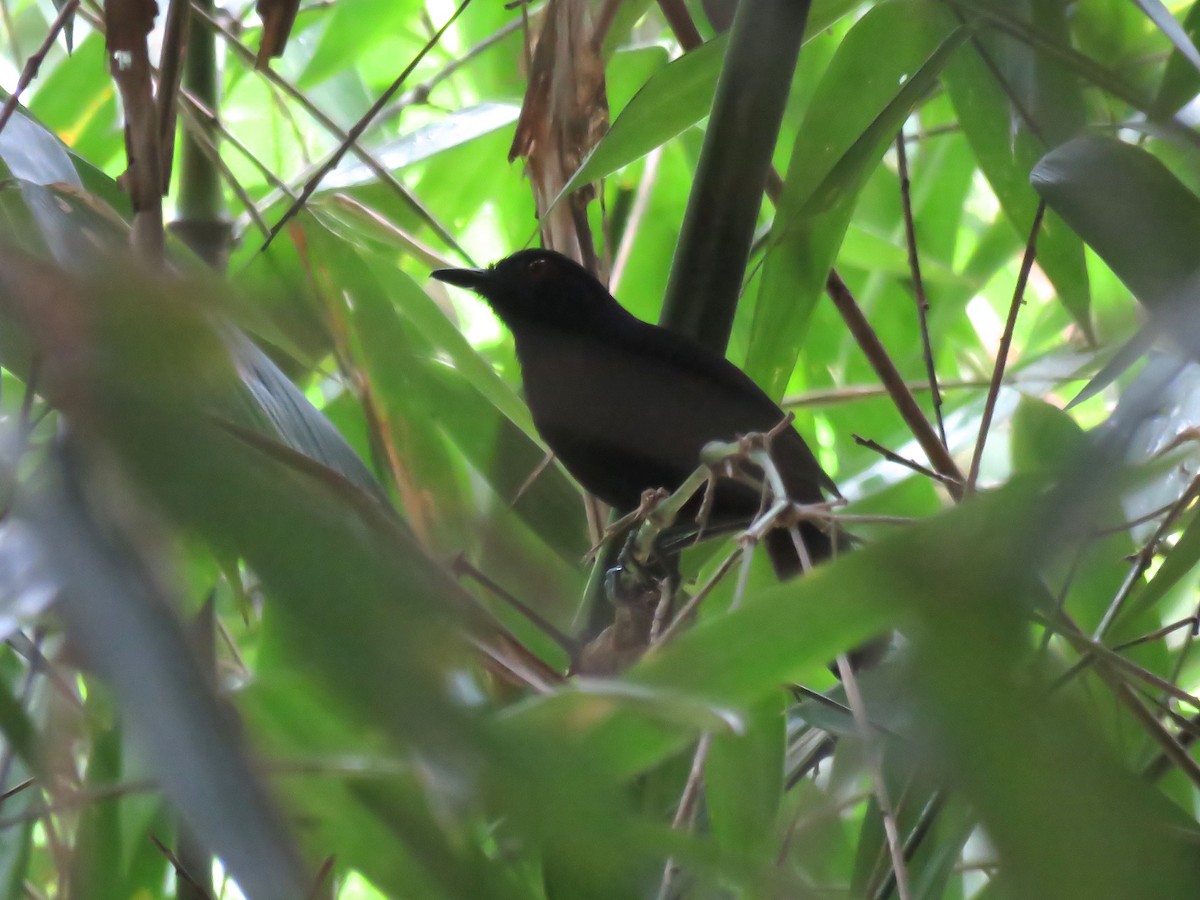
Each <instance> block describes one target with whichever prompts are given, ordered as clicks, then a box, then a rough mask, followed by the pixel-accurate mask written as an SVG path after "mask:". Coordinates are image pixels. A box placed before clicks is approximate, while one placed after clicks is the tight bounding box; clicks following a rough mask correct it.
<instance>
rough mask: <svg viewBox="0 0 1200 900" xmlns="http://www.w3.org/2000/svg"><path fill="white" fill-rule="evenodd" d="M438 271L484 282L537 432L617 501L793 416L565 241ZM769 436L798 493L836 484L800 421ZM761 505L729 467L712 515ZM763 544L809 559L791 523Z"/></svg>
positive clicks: (825, 543)
mask: <svg viewBox="0 0 1200 900" xmlns="http://www.w3.org/2000/svg"><path fill="white" fill-rule="evenodd" d="M433 277H434V278H436V279H438V280H439V281H444V282H446V283H447V284H453V285H457V286H458V287H462V288H467V289H469V290H472V291H474V292H475V293H477V294H479V295H481V296H482V297H483V298H484V299H485V300H486V301H487V302H488V304H489V305H490V306H491V307H492V309H493V310H495V312H496V315H498V316H499V317H500V319H501V320H502V321H503V322H504V324H505V325H507V326H508V328H509V329H510V330H511V331H512V334H513V338H514V339H515V341H516V349H517V358H518V360H519V361H520V363H521V377H522V381H523V382H524V386H525V399H526V402H527V403H528V404H529V409H530V412H531V413H532V414H533V422H534V424H535V425H536V426H537V429H538V433H539V434H541V436H542V438H543V439H544V440H545V441H546V443H547V445H549V447H550V449H551V450H553V451H554V453H555V455H556V456H557V457H558V458H559V460H560V461H561V462H562V464H563V465H564V466H565V467H566V469H567V471H568V472H570V473H571V474H572V475H573V476H574V477H575V478H576V480H577V481H578V482H579V483H580V484H581V485H583V487H584V488H586V489H587V490H588V491H590V492H591V493H592V494H594V495H596V496H597V497H599V498H600V499H601V500H603V501H604V502H605V503H608V504H609V505H611V506H614V507H616V508H618V509H621V510H629V509H633V508H635V507H636V506H637V505H638V503H639V501H640V500H641V496H642V492H643V491H645V490H646V489H648V488H657V487H663V488H666V489H667V490H669V491H673V490H674V489H675V488H677V487H678V486H679V485H680V484H682V483H683V482H684V480H686V479H687V477H688V476H689V475H691V474H692V472H694V471H695V470H696V468H697V467H698V466H699V464H700V451H701V449H702V448H703V447H704V445H705V444H707V443H708V442H710V441H716V440H720V441H731V440H734V439H736V438H737V437H738V436H739V435H742V434H747V433H749V432H767V431H770V430H771V429H772V428H774V427H775V426H777V425H779V423H780V422H782V421H783V419H784V412H783V410H781V409H780V408H779V406H778V405H777V404H776V403H775V402H774V401H772V400H771V398H770V397H768V396H767V395H766V394H765V393H763V391H762V389H761V388H759V386H758V385H757V384H755V383H754V382H753V381H752V380H751V379H750V378H749V377H748V376H747V375H746V374H745V373H744V372H742V371H741V369H739V368H737V366H735V365H733V363H731V362H729V361H728V360H727V359H725V358H724V357H722V356H718V355H716V354H715V353H712V352H710V351H709V350H706V349H705V348H703V347H701V346H700V345H699V344H696V343H695V342H693V341H691V340H689V339H688V338H686V337H683V336H682V335H679V334H676V333H675V332H673V331H669V330H667V329H665V328H661V327H659V326H657V325H651V324H649V323H647V322H643V321H641V320H640V319H637V318H635V317H634V316H633V315H632V314H630V313H629V312H627V311H626V310H625V309H624V308H623V307H622V306H621V305H620V304H618V303H617V301H616V300H615V299H614V298H613V296H612V295H611V294H610V293H609V292H608V291H607V290H606V289H605V287H604V285H602V284H601V283H600V282H599V281H597V280H596V278H595V277H593V276H592V274H591V273H590V272H588V271H587V270H586V269H585V268H583V267H582V266H580V265H579V264H578V263H576V262H574V261H573V260H571V259H569V258H568V257H566V256H563V255H562V254H559V253H555V252H553V251H549V250H522V251H521V252H519V253H515V254H513V255H512V256H510V257H508V258H507V259H503V260H501V261H500V262H498V263H496V264H494V265H492V266H489V267H488V268H486V269H439V270H437V271H435V272H433ZM771 449H772V458H773V459H774V461H775V464H776V467H777V468H778V469H779V471H780V474H781V476H782V478H783V481H784V485H785V487H786V488H787V490H788V493H789V495H790V496H791V499H792V500H794V501H797V502H799V503H820V502H821V501H822V500H824V499H825V492H828V493H829V494H831V495H833V496H838V493H837V487H836V486H835V485H834V483H833V481H832V480H831V479H830V478H829V476H828V475H826V474H825V472H824V470H822V468H821V466H820V464H819V463H818V462H817V459H816V457H815V456H813V453H812V451H811V450H810V449H809V448H808V445H807V444H806V443H804V439H803V438H801V437H800V435H799V434H797V433H796V431H795V430H794V429H791V428H787V429H785V430H783V431H782V432H781V433H780V434H779V435H778V436H777V437H775V438H774V440H773V442H772V447H771ZM759 505H760V495H759V492H758V491H756V490H754V489H753V488H751V487H749V486H748V485H746V484H744V483H741V482H736V481H732V480H728V479H723V480H722V481H721V482H720V483H719V484H718V487H717V493H716V497H715V500H714V503H713V506H712V511H711V516H710V519H709V522H710V524H712V525H714V526H718V525H720V524H722V523H735V522H740V523H743V524H746V523H748V522H749V521H750V520H751V519H752V518H753V517H754V516H755V514H756V513H757V512H758V509H759ZM800 532H801V536H802V538H803V540H804V545H805V548H806V550H807V551H808V553H809V556H810V558H811V559H812V560H813V561H814V562H816V561H819V560H821V559H825V558H827V557H828V556H830V555H831V554H832V551H833V542H832V540H831V536H830V534H829V533H827V532H826V531H824V530H822V529H821V528H819V527H817V526H816V525H815V524H813V523H812V522H804V523H802V524H801V527H800ZM766 544H767V550H768V554H769V555H770V558H771V562H772V564H773V565H774V567H775V571H776V572H777V573H778V574H779V576H780V577H787V576H789V575H792V574H795V573H796V572H798V571H799V570H800V559H799V556H798V554H797V553H796V550H795V546H794V543H793V541H792V539H791V536H790V535H789V534H788V533H787V532H786V531H784V530H777V531H773V532H771V533H770V534H768V535H767V539H766Z"/></svg>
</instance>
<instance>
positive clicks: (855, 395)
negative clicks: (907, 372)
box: [779, 375, 1085, 409]
mask: <svg viewBox="0 0 1200 900" xmlns="http://www.w3.org/2000/svg"><path fill="white" fill-rule="evenodd" d="M1083 380H1085V376H1083V375H1071V376H1068V377H1065V378H1037V377H1030V378H1026V379H1018V378H1005V379H1004V383H1005V384H1006V385H1017V384H1022V383H1028V384H1039V385H1040V384H1050V385H1053V386H1054V387H1059V386H1061V385H1064V384H1070V383H1071V382H1073V381H1083ZM991 383H992V382H991V379H990V378H966V379H960V380H957V381H942V382H939V383H938V390H939V391H941V393H942V394H943V395H945V393H946V391H952V390H970V389H977V388H985V387H987V386H988V385H989V384H991ZM905 385H906V386H907V387H908V389H909V390H910V391H912V392H913V393H914V394H920V393H924V392H925V391H928V390H929V382H927V381H906V382H905ZM887 396H890V395H889V393H888V389H887V388H886V387H883V386H882V385H878V384H849V385H843V386H842V387H835V388H820V389H817V390H812V391H805V392H804V393H802V394H793V395H792V396H790V397H784V398H783V400H782V401H780V403H779V405H780V406H782V407H783V408H784V409H800V408H803V407H809V406H832V405H833V404H836V403H854V402H856V401H859V400H874V399H876V398H878V397H887Z"/></svg>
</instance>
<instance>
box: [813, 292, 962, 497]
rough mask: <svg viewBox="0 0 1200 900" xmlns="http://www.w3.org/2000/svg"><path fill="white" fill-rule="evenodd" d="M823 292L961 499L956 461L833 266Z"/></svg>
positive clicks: (948, 486)
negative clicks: (831, 301)
mask: <svg viewBox="0 0 1200 900" xmlns="http://www.w3.org/2000/svg"><path fill="white" fill-rule="evenodd" d="M825 292H826V293H827V294H828V295H829V298H830V299H831V300H833V305H834V306H836V307H837V310H838V312H839V313H841V315H842V319H843V321H845V323H846V326H847V327H848V328H849V329H850V333H851V335H853V337H854V339H855V341H857V342H858V346H859V347H860V348H861V349H862V351H863V353H864V354H865V355H866V357H867V361H868V362H870V364H871V367H872V368H873V369H874V370H875V374H877V375H878V376H879V380H880V381H882V382H883V384H884V386H885V387H886V388H887V391H888V394H889V395H891V398H892V402H893V403H895V404H896V410H897V411H898V412H899V413H900V416H901V418H903V419H904V423H905V424H906V425H907V426H908V428H909V430H910V431H911V432H912V434H913V437H914V438H916V440H917V443H918V444H920V445H921V449H922V450H923V451H924V452H925V456H926V457H928V459H929V463H930V465H932V466H933V468H934V470H935V471H937V472H939V473H940V474H942V475H944V476H946V478H948V479H949V481H947V482H946V489H947V490H948V491H949V492H950V496H951V497H953V498H954V499H955V500H960V499H962V494H963V487H962V485H963V474H962V471H961V470H960V469H959V468H958V463H956V462H955V461H954V457H953V456H951V455H950V451H949V450H947V449H946V446H945V444H943V443H942V442H941V440H940V439H939V438H938V436H937V433H936V432H935V431H934V430H933V426H931V425H930V424H929V420H928V419H927V418H925V413H923V412H922V411H921V407H920V406H919V405H918V404H917V400H916V398H915V397H913V394H912V391H910V390H909V389H908V384H907V383H906V382H905V380H904V379H903V378H902V377H901V376H900V370H899V369H897V368H896V364H895V363H894V362H892V358H891V357H890V356H889V355H888V352H887V350H886V349H884V346H883V344H882V342H881V341H880V340H879V336H878V335H877V334H875V329H874V328H872V327H871V324H870V323H869V322H868V321H867V318H866V316H864V315H863V311H862V309H861V308H860V307H859V305H858V303H857V301H855V299H854V295H853V294H852V293H850V289H849V288H848V287H846V283H845V282H844V281H842V279H841V276H840V275H838V273H837V270H836V269H831V270H830V272H829V278H828V279H827V280H826V283H825Z"/></svg>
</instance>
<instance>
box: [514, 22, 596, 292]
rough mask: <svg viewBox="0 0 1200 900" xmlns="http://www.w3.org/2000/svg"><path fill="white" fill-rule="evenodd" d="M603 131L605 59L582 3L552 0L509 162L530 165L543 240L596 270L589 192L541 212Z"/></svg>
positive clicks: (582, 191)
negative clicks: (588, 207)
mask: <svg viewBox="0 0 1200 900" xmlns="http://www.w3.org/2000/svg"><path fill="white" fill-rule="evenodd" d="M607 129H608V96H607V93H606V90H605V83H604V60H603V58H602V57H601V55H600V52H599V49H598V47H597V46H596V43H595V40H594V37H593V32H592V21H591V13H590V7H589V4H588V2H587V0H550V2H549V3H548V4H547V6H546V12H545V14H544V16H543V19H542V30H541V33H540V34H539V36H538V41H537V48H536V50H535V51H534V55H533V61H532V65H531V67H530V73H529V84H528V87H527V88H526V91H525V101H524V103H523V104H522V107H521V117H520V119H519V120H518V121H517V130H516V134H515V136H514V137H513V143H512V147H511V148H510V149H509V155H508V158H509V160H510V161H511V160H514V159H517V158H518V157H523V158H524V159H525V160H526V161H527V163H528V166H529V177H530V180H531V181H532V182H533V191H534V197H535V200H536V202H537V208H538V216H539V218H540V219H541V229H542V241H543V243H544V244H545V246H547V247H551V248H553V249H555V250H558V251H559V252H560V253H565V254H566V255H568V256H570V257H572V258H574V259H576V260H578V261H579V262H581V263H582V264H583V265H585V266H587V267H588V268H589V269H591V270H592V271H593V272H596V271H598V269H599V264H598V261H597V259H596V251H595V246H594V243H593V241H592V235H591V229H590V227H589V226H588V221H587V204H588V203H589V202H590V201H591V200H592V198H593V197H594V196H595V189H594V187H592V186H590V185H589V186H587V187H584V188H581V189H580V190H578V191H576V192H575V193H574V194H572V195H571V196H570V197H568V198H566V199H564V200H563V201H562V202H560V203H559V204H558V206H556V207H555V208H554V209H553V210H550V211H549V212H548V213H547V210H548V209H549V207H550V204H551V203H552V202H553V200H554V198H555V197H557V196H558V194H559V191H561V190H562V188H563V186H564V185H565V184H566V183H567V181H568V179H569V178H570V177H571V175H572V174H573V173H574V172H575V170H576V169H578V168H579V166H580V164H581V163H582V162H583V160H584V158H585V157H586V156H587V154H588V153H589V152H590V151H591V149H592V148H593V147H594V146H595V145H596V144H597V142H598V141H599V140H600V138H601V137H602V136H603V135H604V132H605V131H607Z"/></svg>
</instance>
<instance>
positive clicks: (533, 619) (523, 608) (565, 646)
mask: <svg viewBox="0 0 1200 900" xmlns="http://www.w3.org/2000/svg"><path fill="white" fill-rule="evenodd" d="M450 571H451V572H454V573H455V574H456V575H466V576H467V577H469V578H471V579H473V580H475V581H477V582H479V584H481V585H483V586H484V587H485V588H487V589H488V590H489V591H491V592H492V593H493V594H495V595H496V596H497V597H499V598H500V599H501V600H503V601H504V602H505V603H507V604H508V605H509V606H511V607H512V608H513V609H515V610H516V611H517V612H518V613H520V614H521V615H522V616H524V617H525V618H526V619H528V620H529V622H530V623H531V624H532V625H533V626H534V627H535V628H537V629H538V630H539V631H541V632H542V633H543V634H544V635H546V637H548V638H550V640H552V641H554V643H556V644H558V646H559V647H560V648H562V650H564V651H565V652H566V654H567V655H568V656H570V657H572V658H574V657H575V655H576V654H577V653H579V641H577V640H575V639H574V638H572V637H570V636H569V635H566V634H563V632H561V631H559V629H558V628H556V627H555V626H554V624H553V623H552V622H550V621H549V620H547V619H546V618H545V617H543V616H542V614H541V613H539V612H538V611H537V610H535V609H533V608H531V607H530V606H529V605H527V604H526V603H525V602H524V601H523V600H521V599H520V598H519V597H517V596H515V595H514V594H512V593H511V592H509V591H507V590H505V589H504V587H502V586H501V585H499V584H497V583H496V582H495V581H493V580H492V579H491V578H490V577H488V576H487V575H486V574H484V573H483V572H482V571H480V570H479V569H477V568H476V567H475V566H474V565H472V564H471V563H470V562H469V561H468V560H467V558H466V557H465V556H463V554H461V553H460V554H458V556H456V557H454V559H453V560H452V561H451V563H450Z"/></svg>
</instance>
